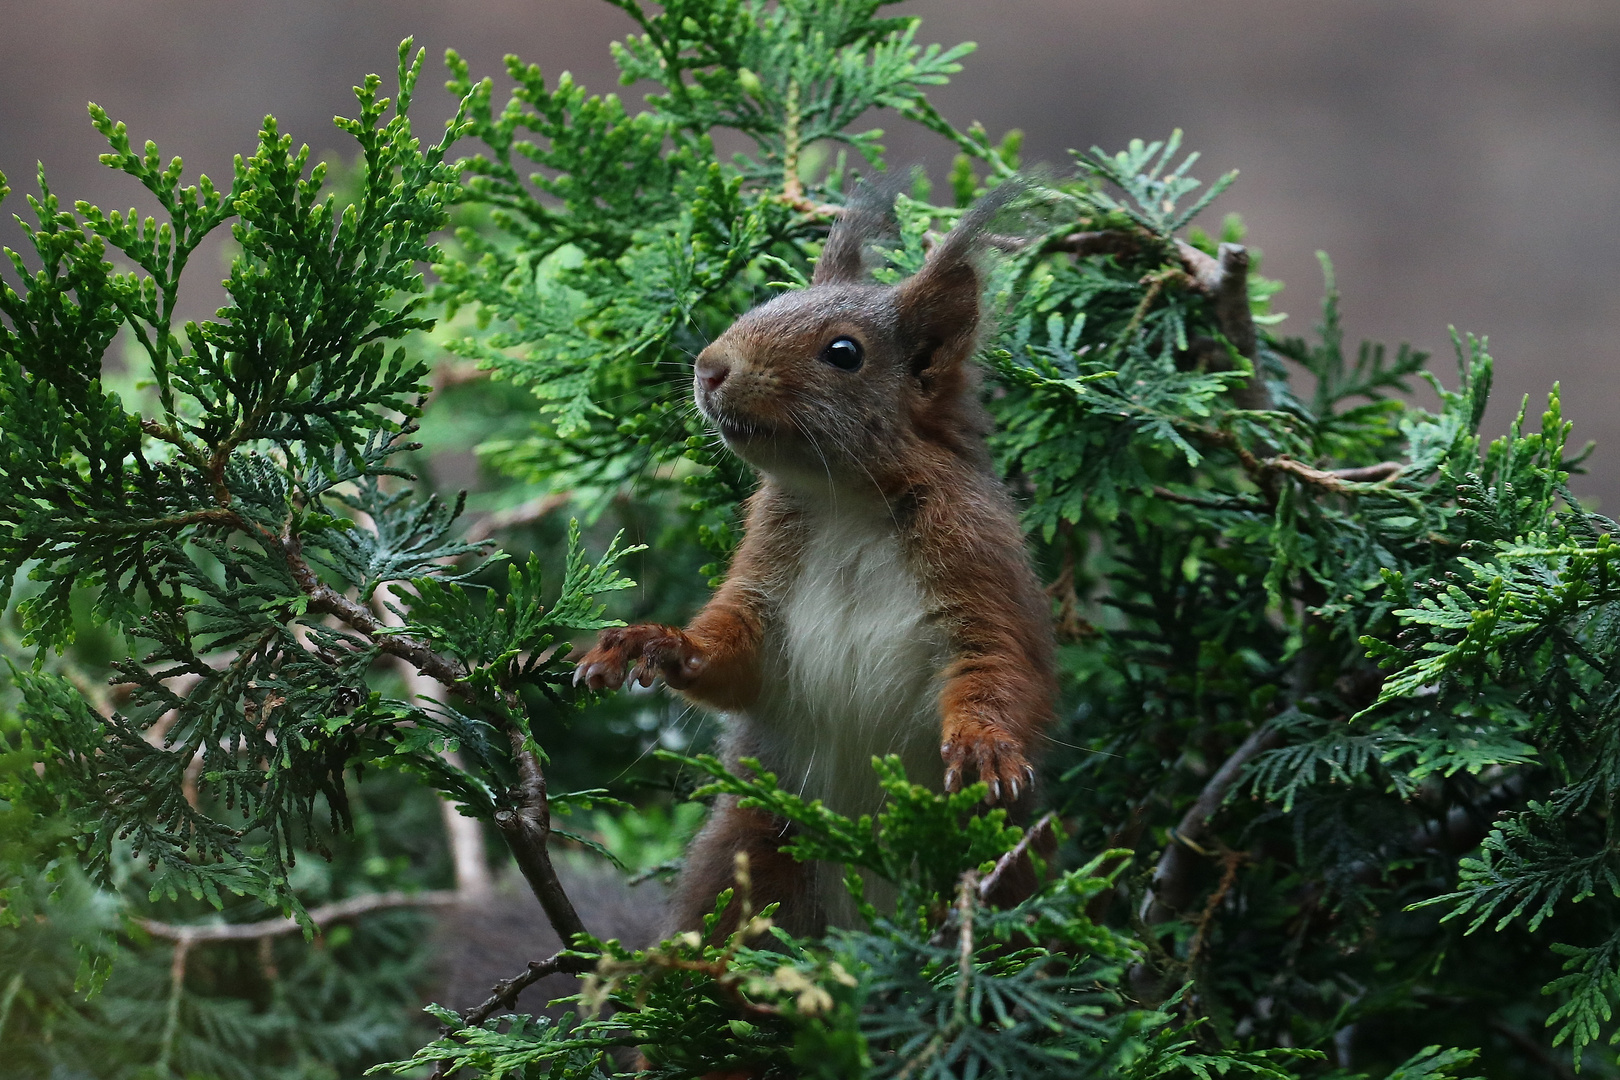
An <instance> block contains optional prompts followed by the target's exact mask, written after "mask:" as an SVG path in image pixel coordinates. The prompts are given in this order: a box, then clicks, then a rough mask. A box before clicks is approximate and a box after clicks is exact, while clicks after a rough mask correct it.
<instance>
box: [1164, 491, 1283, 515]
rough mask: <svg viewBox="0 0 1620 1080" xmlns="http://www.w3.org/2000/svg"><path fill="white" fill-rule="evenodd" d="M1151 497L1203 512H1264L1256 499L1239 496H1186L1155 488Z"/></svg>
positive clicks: (1260, 503) (1264, 505)
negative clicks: (1199, 507)
mask: <svg viewBox="0 0 1620 1080" xmlns="http://www.w3.org/2000/svg"><path fill="white" fill-rule="evenodd" d="M1153 497H1154V498H1156V499H1163V500H1165V501H1166V502H1173V503H1182V504H1183V505H1186V506H1201V507H1203V508H1204V509H1205V510H1265V509H1266V504H1265V503H1263V502H1260V501H1259V500H1258V499H1245V498H1243V497H1242V496H1240V495H1224V496H1213V495H1212V496H1202V495H1188V494H1186V493H1184V492H1180V491H1171V490H1170V489H1169V488H1167V487H1155V488H1154V489H1153Z"/></svg>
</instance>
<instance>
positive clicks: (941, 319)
mask: <svg viewBox="0 0 1620 1080" xmlns="http://www.w3.org/2000/svg"><path fill="white" fill-rule="evenodd" d="M1024 190H1025V184H1024V183H1023V182H1022V181H1019V180H1007V181H1005V182H1003V183H1002V184H1001V185H1000V186H998V187H996V188H995V189H994V190H992V191H991V192H990V193H989V194H988V195H986V196H985V197H984V198H982V199H980V200H979V201H978V202H977V203H976V204H975V205H974V206H973V208H972V209H971V210H969V211H968V212H967V213H966V214H963V215H962V219H961V220H960V221H959V222H957V224H956V228H954V229H952V230H951V231H950V233H949V234H947V235H946V236H945V237H944V239H942V240H940V241H939V243H937V244H935V245H934V248H933V250H932V251H930V252H929V253H928V259H927V261H925V262H924V263H923V266H922V269H921V270H918V271H917V272H916V273H915V274H913V275H912V276H911V277H910V278H908V279H906V281H904V282H902V283H901V285H900V286H899V290H898V296H897V306H898V308H899V314H900V328H901V334H902V335H903V337H904V339H905V341H906V347H907V349H908V350H909V351H910V356H909V361H910V366H911V373H912V375H914V376H916V377H918V378H919V379H922V381H923V384H924V387H925V388H926V387H929V386H931V385H932V383H933V378H932V376H931V375H930V374H929V372H930V370H932V372H933V374H934V375H937V374H938V372H939V370H940V369H941V368H943V367H946V366H951V365H955V364H958V363H960V362H961V361H963V360H965V359H966V358H967V356H968V353H969V352H970V351H971V350H972V347H973V339H974V333H975V331H977V330H978V328H979V292H980V290H981V289H982V288H983V280H982V277H981V275H980V273H979V266H978V253H979V248H980V247H981V244H980V240H981V237H982V235H983V233H984V229H985V226H986V225H987V224H989V222H990V220H991V219H992V218H993V217H995V215H996V214H997V213H999V212H1000V211H1001V210H1002V209H1003V208H1005V207H1006V205H1007V204H1008V203H1009V202H1011V201H1012V200H1013V199H1015V198H1017V197H1018V195H1020V194H1022V193H1023V191H1024Z"/></svg>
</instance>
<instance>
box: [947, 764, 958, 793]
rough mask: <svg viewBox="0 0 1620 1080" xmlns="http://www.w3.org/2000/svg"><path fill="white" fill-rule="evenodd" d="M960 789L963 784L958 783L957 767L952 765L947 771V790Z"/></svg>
mask: <svg viewBox="0 0 1620 1080" xmlns="http://www.w3.org/2000/svg"><path fill="white" fill-rule="evenodd" d="M959 787H961V784H960V783H959V781H958V777H957V772H956V766H954V765H952V766H951V767H950V768H948V769H946V770H945V790H946V791H955V790H956V789H957V788H959Z"/></svg>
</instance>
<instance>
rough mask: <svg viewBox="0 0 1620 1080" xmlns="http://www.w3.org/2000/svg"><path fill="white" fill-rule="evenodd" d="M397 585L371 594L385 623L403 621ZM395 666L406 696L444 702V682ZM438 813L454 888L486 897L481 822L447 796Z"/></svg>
mask: <svg viewBox="0 0 1620 1080" xmlns="http://www.w3.org/2000/svg"><path fill="white" fill-rule="evenodd" d="M400 588H401V586H400V585H399V584H398V583H397V582H395V583H390V582H383V583H381V584H379V585H378V586H377V589H376V591H375V592H373V593H372V597H371V599H372V604H373V606H374V608H375V609H376V611H377V614H378V616H379V617H380V618H381V619H382V621H383V622H384V624H386V625H388V626H391V627H396V628H397V627H400V626H402V625H404V623H403V620H402V619H401V618H400V615H399V610H398V609H399V607H400V605H399V603H398V593H399V589H400ZM396 666H397V667H398V668H399V673H400V678H401V679H402V680H403V681H404V683H405V692H406V695H407V696H408V697H409V698H416V699H425V700H427V701H433V702H439V703H443V702H444V700H445V698H446V696H447V694H448V691H447V690H446V688H445V686H444V684H443V683H441V682H439V681H438V680H437V679H431V678H429V677H427V676H426V675H424V674H422V673H421V672H420V671H418V670H417V669H416V668H414V667H412V666H411V665H410V664H408V663H406V662H405V661H403V660H398V661H397V664H396ZM439 756H440V757H442V758H443V759H444V760H445V761H446V762H447V763H449V764H450V765H451V766H452V767H454V768H457V769H461V768H463V767H464V766H463V763H462V760H461V755H460V754H459V753H458V752H456V751H454V750H450V749H446V750H443V751H441V752H440V754H439ZM439 813H440V818H441V820H442V821H443V822H444V835H445V840H446V842H447V843H448V844H449V845H450V862H451V865H452V866H453V867H454V868H455V874H456V892H458V893H460V894H461V895H462V896H463V897H464V898H465V899H466V900H467V901H469V902H471V903H479V902H482V901H485V900H487V899H489V897H490V896H491V895H492V894H493V893H494V891H495V876H494V874H492V873H491V872H490V868H489V859H488V857H487V856H486V855H485V854H484V828H483V823H482V822H481V821H479V820H478V819H477V818H476V817H468V816H467V815H466V814H463V813H462V812H461V806H460V804H459V803H457V802H455V801H454V800H452V799H451V798H450V797H449V796H445V797H444V798H443V799H441V800H440V802H439Z"/></svg>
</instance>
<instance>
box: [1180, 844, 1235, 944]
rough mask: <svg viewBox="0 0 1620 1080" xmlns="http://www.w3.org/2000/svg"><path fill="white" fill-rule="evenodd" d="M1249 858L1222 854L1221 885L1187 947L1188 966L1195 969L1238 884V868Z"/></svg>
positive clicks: (1224, 852) (1207, 904)
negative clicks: (1224, 905)
mask: <svg viewBox="0 0 1620 1080" xmlns="http://www.w3.org/2000/svg"><path fill="white" fill-rule="evenodd" d="M1248 858H1249V857H1248V856H1247V855H1246V854H1244V853H1243V852H1241V851H1226V850H1223V851H1222V852H1221V862H1222V869H1221V883H1220V884H1219V885H1217V886H1216V887H1215V891H1214V892H1212V893H1210V895H1209V902H1208V903H1206V904H1205V905H1204V913H1203V915H1202V916H1200V917H1199V919H1198V929H1197V930H1196V931H1194V933H1193V938H1192V943H1191V944H1189V945H1188V946H1187V966H1188V967H1189V968H1192V967H1194V966H1195V965H1197V963H1198V957H1199V954H1200V953H1202V952H1203V951H1204V945H1205V943H1206V942H1207V941H1208V940H1209V928H1210V927H1211V926H1212V925H1214V922H1215V913H1216V912H1218V911H1219V910H1220V907H1221V902H1222V901H1224V900H1225V899H1226V896H1227V894H1228V893H1230V892H1231V891H1232V886H1233V885H1234V884H1236V882H1237V872H1238V867H1240V866H1242V865H1243V864H1244V863H1245V862H1247V861H1248Z"/></svg>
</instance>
